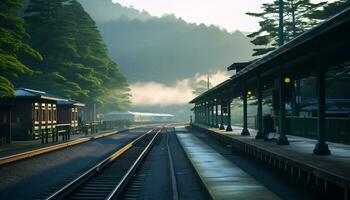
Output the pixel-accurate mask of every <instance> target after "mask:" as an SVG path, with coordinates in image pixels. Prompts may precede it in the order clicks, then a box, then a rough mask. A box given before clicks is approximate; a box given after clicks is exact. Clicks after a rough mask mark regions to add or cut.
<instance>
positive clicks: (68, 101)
mask: <svg viewBox="0 0 350 200" xmlns="http://www.w3.org/2000/svg"><path fill="white" fill-rule="evenodd" d="M57 105H67V106H79V107H84V106H85V104H83V103H79V102H77V101H74V100H71V99H65V100H60V101H57Z"/></svg>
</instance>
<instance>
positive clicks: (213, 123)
mask: <svg viewBox="0 0 350 200" xmlns="http://www.w3.org/2000/svg"><path fill="white" fill-rule="evenodd" d="M214 106H215V104H214V101H212V104H211V105H210V108H211V126H212V127H215V121H214Z"/></svg>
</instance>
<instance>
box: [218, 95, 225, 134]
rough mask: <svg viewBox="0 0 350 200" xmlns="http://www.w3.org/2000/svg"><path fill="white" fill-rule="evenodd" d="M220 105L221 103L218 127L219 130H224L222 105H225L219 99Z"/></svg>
mask: <svg viewBox="0 0 350 200" xmlns="http://www.w3.org/2000/svg"><path fill="white" fill-rule="evenodd" d="M220 103H221V105H220V110H221V112H220V127H219V129H220V130H225V127H224V104H225V103H224V100H223V99H221V101H220Z"/></svg>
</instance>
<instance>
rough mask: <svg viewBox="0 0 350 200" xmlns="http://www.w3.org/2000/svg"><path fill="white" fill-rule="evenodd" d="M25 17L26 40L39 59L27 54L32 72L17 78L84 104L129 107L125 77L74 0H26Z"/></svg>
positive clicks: (85, 14) (88, 18)
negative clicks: (31, 74)
mask: <svg viewBox="0 0 350 200" xmlns="http://www.w3.org/2000/svg"><path fill="white" fill-rule="evenodd" d="M25 21H26V26H27V30H28V32H29V34H30V35H31V38H30V40H28V42H29V43H30V44H31V45H32V46H33V47H35V48H36V49H38V51H40V52H41V53H42V55H43V57H44V60H43V61H42V62H37V61H35V60H28V63H29V64H30V65H31V66H35V67H34V68H33V69H34V70H35V72H36V73H34V75H33V76H30V77H29V76H26V77H23V79H22V81H21V82H20V83H21V84H25V85H27V86H31V87H35V88H38V89H41V90H44V91H48V92H52V93H55V94H59V95H62V96H66V97H69V98H73V99H76V100H79V101H82V102H84V103H87V104H89V103H98V104H99V105H101V106H108V107H109V108H113V109H119V110H125V109H127V108H128V107H129V105H130V102H129V98H130V95H129V88H128V87H129V86H128V84H127V80H126V78H125V77H124V75H123V74H122V73H121V71H120V70H119V69H118V66H117V65H116V63H115V62H114V61H112V60H111V59H110V58H109V57H108V50H107V47H106V45H105V44H104V43H103V39H102V37H101V35H100V33H99V31H98V30H97V27H96V24H95V22H94V21H93V20H92V19H91V17H90V16H89V15H88V14H87V13H86V12H85V11H84V9H83V8H82V6H81V5H80V4H79V3H78V2H77V1H76V0H50V1H47V0H31V1H30V3H29V5H28V8H27V9H26V10H25ZM116 91H118V92H116Z"/></svg>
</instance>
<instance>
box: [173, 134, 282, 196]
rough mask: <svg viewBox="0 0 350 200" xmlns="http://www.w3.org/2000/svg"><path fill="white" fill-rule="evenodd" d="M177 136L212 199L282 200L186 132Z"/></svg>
mask: <svg viewBox="0 0 350 200" xmlns="http://www.w3.org/2000/svg"><path fill="white" fill-rule="evenodd" d="M176 136H177V138H178V140H179V141H180V144H181V145H182V147H183V149H184V151H185V152H186V154H187V157H188V158H189V160H190V162H191V163H192V165H193V167H194V169H195V170H196V172H197V174H198V176H199V177H200V179H201V181H202V183H203V184H204V185H205V188H206V189H207V191H208V193H209V195H210V196H211V198H212V199H214V200H217V199H238V200H239V199H242V200H245V199H279V198H278V197H277V196H276V195H275V194H274V193H272V192H271V191H269V190H268V189H267V188H265V186H263V185H262V184H260V183H259V182H258V181H256V180H255V179H254V178H252V177H251V176H250V175H248V174H246V173H245V172H244V171H243V170H241V169H240V168H238V167H237V166H236V165H234V164H233V163H232V162H231V161H229V160H227V159H226V158H225V157H224V156H222V155H221V154H219V153H217V152H216V151H215V150H214V149H212V148H211V147H210V146H209V145H207V144H205V143H204V142H203V141H201V140H200V139H199V138H197V137H196V136H194V135H193V134H190V133H189V132H188V130H186V129H185V128H176Z"/></svg>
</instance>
